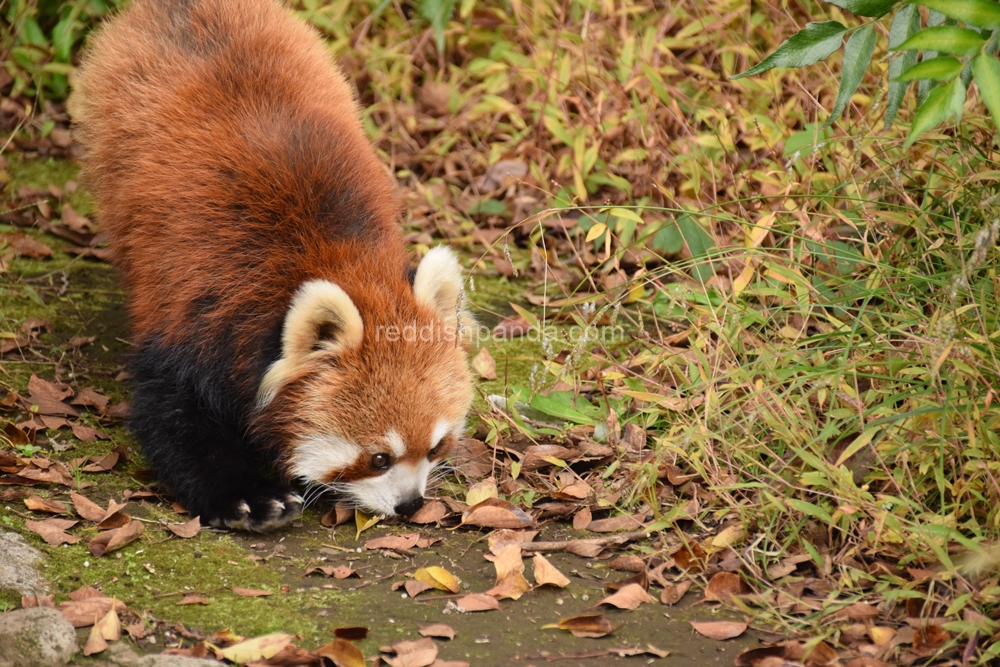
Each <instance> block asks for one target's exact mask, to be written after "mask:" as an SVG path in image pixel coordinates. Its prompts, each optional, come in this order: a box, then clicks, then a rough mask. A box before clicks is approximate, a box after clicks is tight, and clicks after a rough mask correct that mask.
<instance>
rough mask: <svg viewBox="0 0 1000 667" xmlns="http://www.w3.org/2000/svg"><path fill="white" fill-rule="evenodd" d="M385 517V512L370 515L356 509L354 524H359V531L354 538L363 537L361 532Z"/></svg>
mask: <svg viewBox="0 0 1000 667" xmlns="http://www.w3.org/2000/svg"><path fill="white" fill-rule="evenodd" d="M384 518H385V515H384V514H376V515H368V514H365V513H364V512H362V511H361V510H359V509H355V510H354V525H355V526H357V528H358V533H357V535H355V536H354V539H358V538H359V537H361V533H363V532H365V531H366V530H368V529H369V528H371V527H372V526H374V525H375V524H377V523H378V522H379V521H381V520H382V519H384Z"/></svg>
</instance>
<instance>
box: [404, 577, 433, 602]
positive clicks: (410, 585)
mask: <svg viewBox="0 0 1000 667" xmlns="http://www.w3.org/2000/svg"><path fill="white" fill-rule="evenodd" d="M403 588H404V590H406V594H407V595H409V596H410V597H411V598H415V597H417V596H418V595H420V594H421V593H423V592H424V591H429V590H431V589H433V588H434V587H433V586H431V585H430V584H428V583H427V582H426V581H414V580H413V579H410V580H409V581H407V582H405V583H404V584H403Z"/></svg>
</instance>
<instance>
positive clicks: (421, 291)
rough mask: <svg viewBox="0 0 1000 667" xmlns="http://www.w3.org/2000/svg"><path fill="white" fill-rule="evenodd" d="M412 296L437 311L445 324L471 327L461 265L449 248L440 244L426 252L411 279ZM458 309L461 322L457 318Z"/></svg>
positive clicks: (468, 328) (464, 327) (467, 329)
mask: <svg viewBox="0 0 1000 667" xmlns="http://www.w3.org/2000/svg"><path fill="white" fill-rule="evenodd" d="M413 296H414V297H416V299H417V302H418V303H422V304H424V305H426V306H430V307H431V308H433V309H435V310H436V311H438V314H439V315H440V316H441V319H442V320H444V322H445V323H446V324H447V325H448V326H451V327H455V328H456V329H458V328H461V329H464V330H466V331H469V330H470V329H471V328H472V324H473V320H472V316H471V315H470V314H469V313H468V311H466V308H465V306H466V304H465V303H464V299H462V266H461V264H459V263H458V258H457V257H456V256H455V253H454V252H453V251H452V250H451V248H448V247H447V246H440V245H439V246H436V247H434V248H431V249H430V250H429V251H428V252H427V254H426V255H425V256H424V258H423V259H422V260H421V261H420V265H419V266H417V274H416V276H414V278H413ZM460 299H462V301H463V302H462V303H459V300H460ZM459 311H461V318H462V320H461V322H459V321H458V316H459V315H458V313H459Z"/></svg>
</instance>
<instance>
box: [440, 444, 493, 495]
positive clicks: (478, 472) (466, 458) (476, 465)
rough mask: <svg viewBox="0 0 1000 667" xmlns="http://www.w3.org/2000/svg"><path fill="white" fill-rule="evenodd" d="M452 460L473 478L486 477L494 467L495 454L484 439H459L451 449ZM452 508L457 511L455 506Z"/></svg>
mask: <svg viewBox="0 0 1000 667" xmlns="http://www.w3.org/2000/svg"><path fill="white" fill-rule="evenodd" d="M451 460H452V462H453V463H454V464H455V466H456V467H457V468H458V469H459V470H461V471H462V473H463V474H465V475H467V476H468V477H470V478H472V479H479V478H480V477H484V476H486V475H488V474H489V473H490V471H491V470H492V469H493V455H492V454H491V453H490V451H489V450H488V449H487V448H486V444H485V443H483V441H482V440H476V439H475V438H462V439H461V440H459V441H458V444H457V445H455V448H454V449H453V450H452V451H451ZM445 502H447V501H445ZM451 510H452V511H456V509H455V508H454V507H452V508H451Z"/></svg>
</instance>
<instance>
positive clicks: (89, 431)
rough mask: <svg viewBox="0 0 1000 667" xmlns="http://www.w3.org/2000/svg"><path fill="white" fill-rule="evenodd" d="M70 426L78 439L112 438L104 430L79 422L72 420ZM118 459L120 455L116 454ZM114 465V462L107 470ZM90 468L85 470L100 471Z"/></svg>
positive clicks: (88, 440)
mask: <svg viewBox="0 0 1000 667" xmlns="http://www.w3.org/2000/svg"><path fill="white" fill-rule="evenodd" d="M69 427H70V428H71V429H73V435H74V436H76V439H77V440H82V441H83V442H97V441H98V440H110V438H109V437H108V434H107V433H105V432H104V431H101V430H98V429H96V428H91V427H89V426H84V425H83V424H81V423H79V422H72V423H70V425H69ZM117 461H118V455H117V454H115V462H117ZM113 466H114V463H112V464H111V466H109V467H108V468H107V470H111V467H113ZM88 468H89V466H88V467H87V468H84V470H85V471H87V472H98V471H93V470H88Z"/></svg>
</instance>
